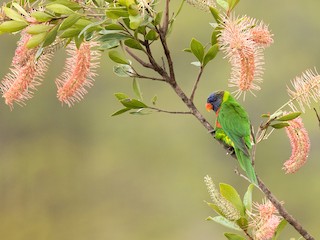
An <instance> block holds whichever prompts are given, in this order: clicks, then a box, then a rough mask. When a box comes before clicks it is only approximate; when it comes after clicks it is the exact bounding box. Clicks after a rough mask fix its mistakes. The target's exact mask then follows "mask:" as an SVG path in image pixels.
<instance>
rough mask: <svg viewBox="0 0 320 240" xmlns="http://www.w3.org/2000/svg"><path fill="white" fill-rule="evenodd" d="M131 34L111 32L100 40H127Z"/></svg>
mask: <svg viewBox="0 0 320 240" xmlns="http://www.w3.org/2000/svg"><path fill="white" fill-rule="evenodd" d="M128 38H129V36H128V35H125V34H121V33H109V34H105V35H103V36H102V37H100V38H99V41H101V42H106V41H110V40H118V41H121V40H125V39H128Z"/></svg>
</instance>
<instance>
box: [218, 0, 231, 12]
mask: <svg viewBox="0 0 320 240" xmlns="http://www.w3.org/2000/svg"><path fill="white" fill-rule="evenodd" d="M217 4H218V5H220V7H222V8H223V9H224V10H226V11H228V9H229V4H228V2H227V1H226V0H217Z"/></svg>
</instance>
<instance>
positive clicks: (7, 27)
mask: <svg viewBox="0 0 320 240" xmlns="http://www.w3.org/2000/svg"><path fill="white" fill-rule="evenodd" d="M26 26H28V24H27V23H25V22H20V21H13V20H11V21H6V22H3V23H1V25H0V31H1V32H7V33H11V32H17V31H20V30H22V29H24V28H25V27H26Z"/></svg>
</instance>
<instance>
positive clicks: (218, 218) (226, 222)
mask: <svg viewBox="0 0 320 240" xmlns="http://www.w3.org/2000/svg"><path fill="white" fill-rule="evenodd" d="M206 220H209V221H214V222H216V223H219V224H221V225H223V226H225V227H227V228H230V229H233V230H237V231H242V229H241V228H240V227H239V226H238V225H237V224H236V223H235V222H231V221H230V220H228V219H226V218H225V217H223V216H215V217H208V218H207V219H206Z"/></svg>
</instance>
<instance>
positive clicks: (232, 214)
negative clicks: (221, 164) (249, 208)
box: [204, 176, 241, 221]
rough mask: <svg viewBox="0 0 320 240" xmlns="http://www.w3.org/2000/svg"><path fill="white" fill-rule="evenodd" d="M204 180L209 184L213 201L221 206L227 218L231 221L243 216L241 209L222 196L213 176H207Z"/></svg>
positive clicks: (208, 187)
mask: <svg viewBox="0 0 320 240" xmlns="http://www.w3.org/2000/svg"><path fill="white" fill-rule="evenodd" d="M204 182H205V184H206V186H207V189H208V193H209V195H210V197H211V201H212V203H213V204H215V205H216V206H217V207H218V208H219V210H220V211H221V212H222V214H223V215H224V216H225V218H227V219H228V220H230V221H235V220H238V219H239V218H240V217H241V216H240V213H239V211H238V210H237V209H236V208H235V207H234V206H233V205H232V204H231V203H230V202H229V201H228V200H227V199H225V198H224V197H223V196H221V194H220V192H219V191H218V189H217V188H216V186H215V184H214V183H213V181H212V179H211V177H209V176H205V177H204Z"/></svg>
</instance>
